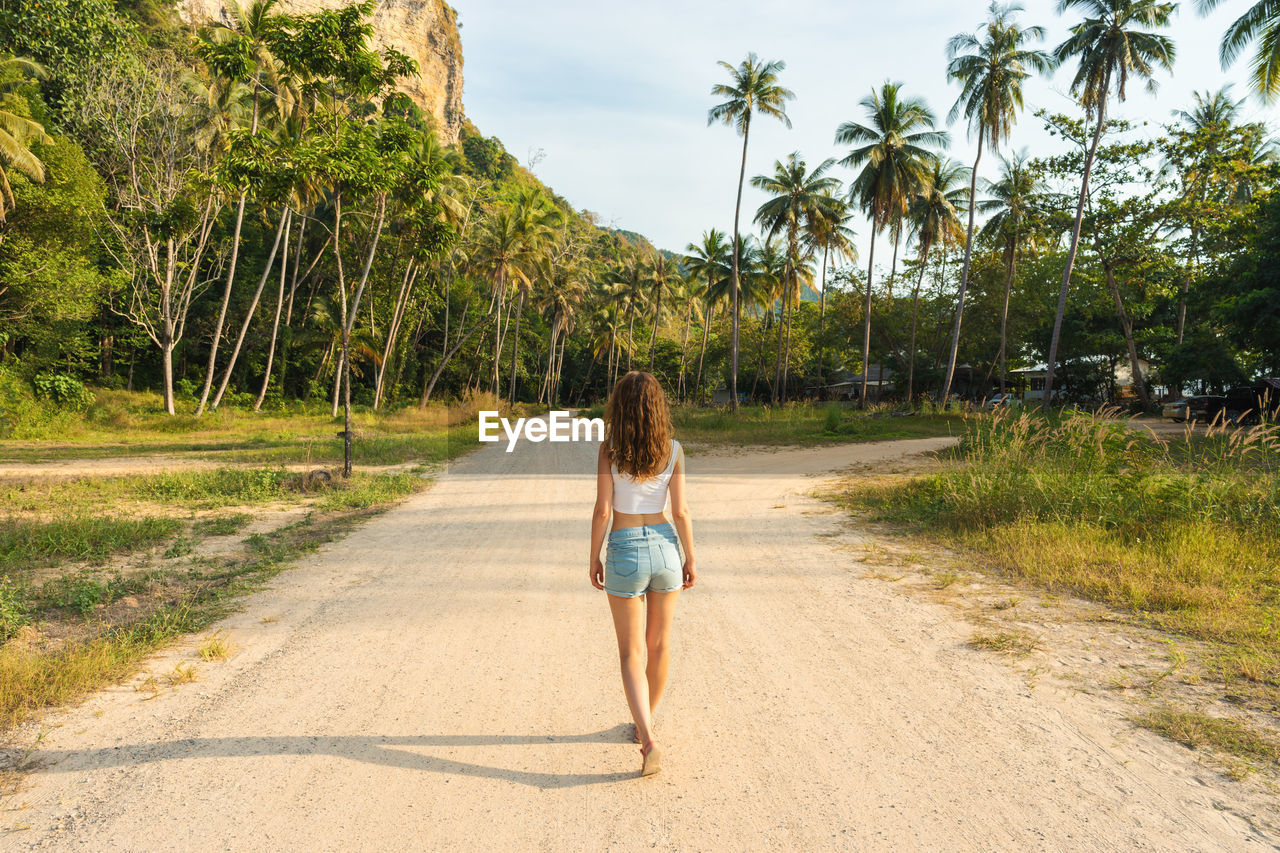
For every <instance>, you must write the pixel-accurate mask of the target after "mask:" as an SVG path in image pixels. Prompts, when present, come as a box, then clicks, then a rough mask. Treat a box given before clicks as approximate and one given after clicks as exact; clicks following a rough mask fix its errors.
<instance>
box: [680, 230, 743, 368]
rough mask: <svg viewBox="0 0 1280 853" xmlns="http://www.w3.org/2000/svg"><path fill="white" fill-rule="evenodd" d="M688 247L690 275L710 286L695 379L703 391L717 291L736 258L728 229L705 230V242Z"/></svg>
mask: <svg viewBox="0 0 1280 853" xmlns="http://www.w3.org/2000/svg"><path fill="white" fill-rule="evenodd" d="M684 250H685V251H686V252H687V253H688V254H687V255H685V258H684V265H685V268H686V269H687V270H688V271H689V274H690V275H692V276H698V277H700V278H703V279H706V282H707V286H706V288H705V289H704V290H703V291H702V298H703V302H704V304H705V306H706V307H705V310H704V311H703V320H702V346H701V348H700V349H699V351H698V373H697V377H696V378H695V379H694V382H693V385H694V387H695V388H697V389H698V390H699V393H701V390H702V365H703V361H704V359H705V358H706V355H707V336H708V335H709V334H710V333H711V323H712V321H713V320H714V319H715V315H716V305H717V304H719V299H718V297H717V293H716V291H717V288H718V285H720V284H721V283H723V282H725V281H727V280H728V279H729V276H730V275H731V272H730V265H731V263H732V260H731V259H730V256H729V255H730V252H729V244H728V242H726V241H725V236H724V232H722V231H717V230H716V229H715V228H712V229H711V230H710V231H704V232H702V242H701V243H690V244H689V245H687V246H685V247H684Z"/></svg>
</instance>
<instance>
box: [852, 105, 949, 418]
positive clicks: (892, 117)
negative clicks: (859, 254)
mask: <svg viewBox="0 0 1280 853" xmlns="http://www.w3.org/2000/svg"><path fill="white" fill-rule="evenodd" d="M860 104H861V106H862V108H863V109H864V110H866V112H867V118H868V120H869V124H859V123H857V122H853V121H847V122H845V123H844V124H842V125H840V127H839V128H837V129H836V144H838V145H856V146H858V147H857V148H854V149H853V150H852V151H850V152H849V153H848V154H847V155H846V156H845V158H844V159H843V160H841V161H840V163H841V165H843V166H847V167H849V168H861V171H860V172H859V173H858V175H857V177H855V178H854V181H853V184H852V185H851V186H850V187H849V201H850V202H851V203H853V204H857V205H858V206H860V207H861V208H862V210H863V212H864V213H865V214H866V215H867V218H868V219H870V220H871V249H870V251H869V252H868V253H867V254H868V255H869V257H868V259H867V297H866V306H865V316H864V320H863V329H862V395H861V402H862V405H863V406H865V405H866V404H867V370H868V367H869V365H870V362H871V286H872V278H873V271H874V269H875V261H876V235H877V234H878V233H879V232H880V231H881V230H883V229H884V228H885V226H887V225H889V224H890V223H891V222H893V221H894V219H896V218H897V217H899V216H902V215H905V214H906V212H907V207H908V205H909V204H910V202H911V199H913V198H915V196H916V195H918V194H919V193H920V191H921V190H922V189H923V188H924V187H925V186H927V185H928V180H929V168H930V164H931V163H932V161H933V158H934V154H933V151H932V149H933V148H940V147H943V146H945V145H946V144H947V143H948V141H949V139H950V137H949V135H948V134H947V132H946V131H945V130H938V129H937V123H938V122H937V118H936V117H935V116H934V114H933V111H932V110H930V109H929V107H928V106H927V105H926V104H925V102H924V101H923V100H922V99H920V98H908V97H904V96H903V95H902V84H901V83H890V82H888V81H885V83H884V85H883V86H881V87H880V89H879V90H878V91H875V90H873V91H872V93H871V94H870V95H868V96H867V97H865V98H863V99H862V100H861V101H860Z"/></svg>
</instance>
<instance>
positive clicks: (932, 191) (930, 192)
mask: <svg viewBox="0 0 1280 853" xmlns="http://www.w3.org/2000/svg"><path fill="white" fill-rule="evenodd" d="M968 177H969V169H968V168H966V167H965V166H962V165H960V164H959V163H957V162H955V161H954V160H951V159H950V158H945V159H944V158H941V157H935V158H934V159H933V169H932V171H931V172H930V174H929V179H928V183H927V185H926V186H925V187H924V189H923V190H921V192H919V193H918V194H917V195H916V197H915V198H914V199H913V200H912V202H911V206H910V208H909V209H908V211H907V217H908V219H909V220H910V222H911V226H912V228H913V229H914V230H915V232H916V246H917V247H918V256H917V257H918V261H917V263H918V264H919V267H920V269H919V272H918V273H917V274H916V285H915V288H914V290H913V291H912V293H911V343H910V345H909V346H908V347H907V403H908V405H910V404H911V403H912V402H913V401H914V399H915V375H916V330H917V327H918V321H919V316H920V312H919V309H920V286H921V284H923V283H924V273H925V270H926V269H927V268H928V266H929V252H930V250H932V249H933V247H934V246H938V245H942V246H949V245H954V244H956V243H959V242H960V241H961V240H963V239H964V238H965V231H964V226H962V225H961V224H960V216H959V214H957V213H956V205H958V204H963V203H964V202H965V201H967V200H968V198H969V190H966V189H965V186H964V182H965V179H966V178H968ZM944 399H945V398H944Z"/></svg>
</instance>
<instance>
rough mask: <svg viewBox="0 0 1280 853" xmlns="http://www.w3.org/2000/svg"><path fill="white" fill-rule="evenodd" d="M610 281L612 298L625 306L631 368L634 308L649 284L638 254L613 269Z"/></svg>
mask: <svg viewBox="0 0 1280 853" xmlns="http://www.w3.org/2000/svg"><path fill="white" fill-rule="evenodd" d="M610 283H611V284H613V285H614V288H615V289H614V298H615V299H616V300H617V301H618V302H619V303H625V304H626V306H627V341H626V346H627V370H631V357H632V356H633V355H634V353H635V330H636V309H637V308H640V307H642V306H643V305H644V304H645V291H646V290H647V288H648V284H649V280H648V270H647V269H646V267H645V262H644V259H643V258H641V257H640V256H639V255H631V256H630V257H628V258H627V259H626V260H625V261H623V262H622V266H621V267H619V268H618V269H616V270H614V271H613V274H612V278H611V279H610ZM619 360H621V359H619Z"/></svg>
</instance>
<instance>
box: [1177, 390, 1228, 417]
mask: <svg viewBox="0 0 1280 853" xmlns="http://www.w3.org/2000/svg"><path fill="white" fill-rule="evenodd" d="M1226 407H1227V398H1226V397H1218V396H1215V395H1213V394H1198V395H1196V396H1194V397H1183V398H1182V399H1181V400H1174V401H1173V402H1171V403H1165V404H1164V409H1163V410H1162V412H1161V413H1162V414H1163V415H1164V417H1166V418H1169V419H1171V420H1173V421H1174V422H1176V423H1182V422H1183V421H1201V422H1205V421H1212V420H1213V419H1214V418H1215V417H1217V416H1218V413H1219V412H1221V411H1222V410H1223V409H1225V408H1226Z"/></svg>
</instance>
